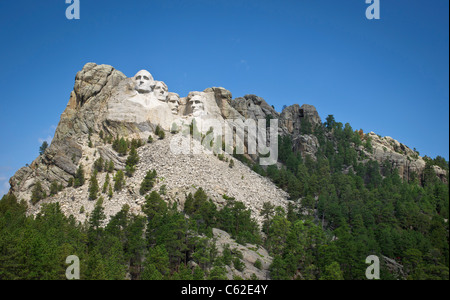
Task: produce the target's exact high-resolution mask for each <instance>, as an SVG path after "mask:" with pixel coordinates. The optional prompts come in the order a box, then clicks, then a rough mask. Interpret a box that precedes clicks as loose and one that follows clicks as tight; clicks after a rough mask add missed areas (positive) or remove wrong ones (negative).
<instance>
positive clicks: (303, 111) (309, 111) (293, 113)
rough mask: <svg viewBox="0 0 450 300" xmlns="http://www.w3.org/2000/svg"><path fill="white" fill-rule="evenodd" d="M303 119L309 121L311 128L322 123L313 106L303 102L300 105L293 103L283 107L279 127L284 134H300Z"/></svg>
mask: <svg viewBox="0 0 450 300" xmlns="http://www.w3.org/2000/svg"><path fill="white" fill-rule="evenodd" d="M305 121H307V122H309V124H310V125H311V128H314V127H315V126H321V125H322V120H321V119H320V116H319V114H318V113H317V110H316V108H315V107H314V106H312V105H309V104H304V105H302V106H301V107H300V105H298V104H294V105H291V106H288V107H286V108H285V109H283V112H282V113H281V115H280V127H281V128H282V129H283V133H284V134H291V135H294V136H297V135H300V134H301V128H302V124H304V123H305Z"/></svg>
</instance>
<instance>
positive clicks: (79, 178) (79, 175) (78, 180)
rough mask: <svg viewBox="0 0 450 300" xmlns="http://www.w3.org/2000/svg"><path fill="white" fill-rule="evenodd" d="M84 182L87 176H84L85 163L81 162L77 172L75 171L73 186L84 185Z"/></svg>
mask: <svg viewBox="0 0 450 300" xmlns="http://www.w3.org/2000/svg"><path fill="white" fill-rule="evenodd" d="M84 182H85V178H84V169H83V164H80V166H79V167H78V170H77V172H76V173H75V177H74V182H73V186H74V187H75V188H77V187H80V186H83V185H84Z"/></svg>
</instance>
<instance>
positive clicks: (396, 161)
mask: <svg viewBox="0 0 450 300" xmlns="http://www.w3.org/2000/svg"><path fill="white" fill-rule="evenodd" d="M368 138H370V139H371V141H372V148H373V152H372V153H370V152H367V151H365V150H364V148H363V147H361V148H360V149H359V150H360V151H362V152H364V153H365V155H366V156H368V157H369V158H370V159H373V160H376V161H378V162H379V163H380V165H381V164H383V163H385V162H386V161H387V162H389V163H390V164H391V167H392V168H393V169H397V170H398V173H399V175H400V177H401V178H402V179H404V180H410V179H411V178H412V177H413V176H414V175H413V174H415V175H416V176H418V178H421V176H422V175H423V171H424V169H425V165H426V162H425V160H424V159H423V158H422V157H421V156H419V154H418V153H417V152H416V151H414V150H412V149H410V148H409V147H407V146H406V145H404V144H402V143H400V142H399V141H397V140H395V139H393V138H392V137H389V136H386V137H381V136H379V135H377V134H376V133H374V132H370V133H369V134H368ZM434 170H435V172H436V175H437V176H439V178H440V179H441V180H442V181H444V182H445V181H446V175H447V172H446V171H445V170H443V169H441V168H440V167H438V166H434Z"/></svg>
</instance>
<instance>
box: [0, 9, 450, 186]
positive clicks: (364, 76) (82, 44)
mask: <svg viewBox="0 0 450 300" xmlns="http://www.w3.org/2000/svg"><path fill="white" fill-rule="evenodd" d="M80 2H81V19H80V20H72V21H69V20H67V19H66V18H65V10H66V8H67V6H68V5H67V4H65V0H20V1H11V0H0V41H1V44H0V90H1V94H0V125H1V128H2V129H1V133H0V139H1V141H2V147H0V194H2V193H3V192H4V191H5V188H7V180H8V179H9V177H11V176H12V175H13V174H14V173H15V172H16V171H17V170H18V169H19V168H20V167H22V166H24V165H25V164H26V163H31V162H32V161H33V160H34V159H35V158H36V157H37V155H38V149H39V146H40V144H41V143H42V141H43V140H46V139H49V140H50V139H51V137H52V136H53V134H54V130H55V127H56V125H57V124H58V122H59V118H60V115H61V113H62V112H63V111H64V109H65V107H66V104H67V102H68V100H69V95H70V91H71V90H72V88H73V85H74V78H75V74H76V72H77V71H79V70H80V69H81V68H82V67H83V65H84V64H85V63H87V62H95V63H97V64H110V65H112V66H114V67H115V68H116V69H118V70H120V71H122V72H124V73H125V75H127V76H129V77H131V76H133V75H134V74H135V73H136V72H137V71H138V70H140V69H148V70H149V71H150V72H151V73H152V74H153V76H154V77H155V79H157V80H162V81H165V82H166V83H167V85H168V86H169V90H171V91H173V92H177V93H179V94H180V95H182V96H185V95H187V93H188V92H189V91H192V90H203V89H205V88H207V87H211V86H223V87H225V88H227V89H229V90H230V91H231V92H232V93H233V97H239V96H243V95H245V94H250V93H251V94H256V95H258V96H261V97H263V98H264V99H266V101H267V102H268V103H269V104H273V105H274V106H275V108H276V109H277V110H278V111H281V108H282V106H283V105H291V104H294V103H299V104H305V103H307V104H312V105H314V106H316V108H317V110H318V112H319V114H320V116H321V117H322V119H323V120H324V119H325V117H326V116H327V115H328V114H333V115H334V116H335V118H336V119H337V120H338V121H340V122H343V123H346V122H349V123H350V124H351V125H352V127H353V128H354V129H360V128H362V129H363V130H364V131H365V132H369V131H374V132H376V133H378V134H380V135H383V136H386V135H388V136H392V137H393V138H395V139H397V140H399V141H401V142H403V143H404V144H406V145H408V146H409V147H411V148H414V147H415V148H417V150H419V151H420V153H421V155H424V154H426V155H428V156H432V157H435V156H436V155H441V156H444V157H445V158H446V159H447V160H448V158H449V85H448V81H449V31H448V27H449V13H448V12H449V1H448V0H433V1H426V0H395V1H393V0H381V20H372V21H369V20H367V19H366V18H365V10H366V8H367V7H368V5H367V4H366V3H365V0H341V1H337V0H296V1H287V0H278V1H275V0H273V1H272V0H208V1H206V0H177V1H171V0H165V1H151V0H129V1H116V0H80Z"/></svg>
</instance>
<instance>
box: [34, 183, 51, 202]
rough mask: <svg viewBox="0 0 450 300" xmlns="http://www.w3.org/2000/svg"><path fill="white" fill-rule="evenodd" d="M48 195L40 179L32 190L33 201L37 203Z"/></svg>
mask: <svg viewBox="0 0 450 300" xmlns="http://www.w3.org/2000/svg"><path fill="white" fill-rule="evenodd" d="M46 197H47V195H46V193H45V192H44V189H43V188H42V184H41V182H40V181H38V182H36V184H35V185H34V187H33V190H32V192H31V203H33V204H36V203H38V202H39V201H41V200H42V199H44V198H46Z"/></svg>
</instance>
